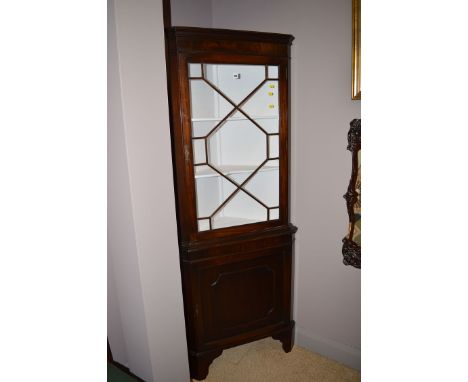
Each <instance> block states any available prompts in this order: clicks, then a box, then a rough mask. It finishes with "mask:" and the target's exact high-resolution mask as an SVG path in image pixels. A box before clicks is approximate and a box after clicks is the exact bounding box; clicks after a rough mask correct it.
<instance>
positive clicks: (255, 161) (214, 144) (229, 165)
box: [208, 112, 267, 181]
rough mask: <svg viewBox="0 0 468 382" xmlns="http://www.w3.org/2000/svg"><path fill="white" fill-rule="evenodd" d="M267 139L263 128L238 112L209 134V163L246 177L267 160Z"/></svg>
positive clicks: (237, 175)
mask: <svg viewBox="0 0 468 382" xmlns="http://www.w3.org/2000/svg"><path fill="white" fill-rule="evenodd" d="M266 139H267V135H265V133H264V132H263V131H261V130H260V129H259V128H258V127H257V126H255V125H254V124H253V123H252V122H251V121H249V120H248V119H247V118H246V117H244V116H243V115H242V114H241V113H239V112H236V113H234V114H233V116H232V118H229V119H228V120H227V121H226V122H225V123H224V124H223V125H222V126H221V127H220V128H219V129H217V130H216V132H214V133H213V134H212V135H211V136H210V137H209V138H208V148H209V153H208V159H209V163H210V164H212V165H213V166H214V167H216V168H217V169H218V170H219V171H220V172H222V173H223V174H224V175H226V176H228V177H230V178H231V179H236V180H237V181H239V180H240V179H245V178H247V176H248V175H249V174H250V173H251V172H252V171H254V170H255V169H256V168H257V167H258V166H260V165H261V164H262V163H263V162H264V161H265V160H266ZM241 174H242V175H241Z"/></svg>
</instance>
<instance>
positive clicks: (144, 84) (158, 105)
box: [108, 0, 189, 382]
mask: <svg viewBox="0 0 468 382" xmlns="http://www.w3.org/2000/svg"><path fill="white" fill-rule="evenodd" d="M108 9H109V22H108V25H109V27H108V28H109V30H108V34H109V60H108V62H109V84H108V86H109V90H108V97H109V101H108V102H109V104H108V115H109V116H108V124H109V131H108V166H109V168H108V171H109V179H108V188H109V191H108V194H109V195H108V210H109V212H108V219H109V222H108V231H109V234H108V249H109V253H108V258H109V262H108V266H109V267H110V271H109V283H108V286H109V301H108V304H109V306H108V314H109V315H110V316H109V319H108V325H109V327H108V335H109V342H110V345H111V348H112V349H113V351H114V355H115V356H116V360H117V361H121V362H123V363H126V364H127V365H128V367H129V368H130V370H131V371H132V372H134V373H135V374H137V375H138V376H140V377H141V378H143V379H144V380H146V381H147V382H150V381H161V382H163V381H164V382H167V381H175V382H178V381H188V380H189V371H188V358H187V348H186V346H187V345H186V339H185V325H184V315H183V304H182V290H181V280H180V270H179V256H178V244H177V227H176V220H175V201H174V190H173V177H172V162H171V146H170V136H169V114H168V104H167V90H166V73H165V58H164V33H163V22H162V4H161V2H160V1H150V0H147V1H139V2H128V1H125V0H115V1H112V0H110V1H109V2H108ZM112 279H113V282H114V287H113V286H112ZM116 312H120V317H116V316H115V315H116ZM111 314H112V316H111ZM119 321H120V322H119ZM119 326H120V328H119ZM119 331H120V333H121V334H120V335H119ZM116 349H117V353H120V354H115V353H116ZM119 357H120V358H119Z"/></svg>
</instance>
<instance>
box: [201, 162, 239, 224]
mask: <svg viewBox="0 0 468 382" xmlns="http://www.w3.org/2000/svg"><path fill="white" fill-rule="evenodd" d="M195 186H196V193H197V217H198V218H207V217H209V216H211V215H212V214H213V213H214V212H215V211H216V209H217V208H218V207H219V206H221V204H222V203H223V202H224V201H225V200H226V199H227V198H228V197H229V196H230V195H231V194H232V193H233V192H234V191H236V189H237V187H236V186H235V185H234V184H232V183H231V182H229V181H228V180H227V179H225V178H223V177H222V176H219V175H218V173H217V172H216V171H214V170H212V169H211V168H209V167H208V166H196V167H195Z"/></svg>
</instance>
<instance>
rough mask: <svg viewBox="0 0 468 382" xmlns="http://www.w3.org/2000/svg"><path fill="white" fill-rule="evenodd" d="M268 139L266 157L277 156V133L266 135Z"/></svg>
mask: <svg viewBox="0 0 468 382" xmlns="http://www.w3.org/2000/svg"><path fill="white" fill-rule="evenodd" d="M268 139H269V140H270V144H269V146H268V148H269V153H268V158H278V156H279V136H278V135H270V136H269V137H268Z"/></svg>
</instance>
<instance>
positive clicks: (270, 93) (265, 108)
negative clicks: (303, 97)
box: [241, 81, 279, 133]
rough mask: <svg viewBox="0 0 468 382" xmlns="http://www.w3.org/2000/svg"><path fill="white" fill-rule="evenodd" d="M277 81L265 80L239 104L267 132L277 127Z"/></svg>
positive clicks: (275, 130)
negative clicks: (243, 102)
mask: <svg viewBox="0 0 468 382" xmlns="http://www.w3.org/2000/svg"><path fill="white" fill-rule="evenodd" d="M278 108H279V104H278V81H267V82H265V83H264V84H263V85H262V86H261V87H260V89H258V90H257V92H255V94H254V95H253V96H252V97H251V98H249V100H248V101H247V102H246V103H245V104H243V105H242V106H241V109H242V110H243V111H244V112H246V113H247V114H248V115H249V116H250V117H251V118H252V119H254V120H255V122H257V123H258V124H259V125H260V126H261V127H262V128H263V129H264V130H266V131H267V132H268V133H278V128H279V109H278Z"/></svg>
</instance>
